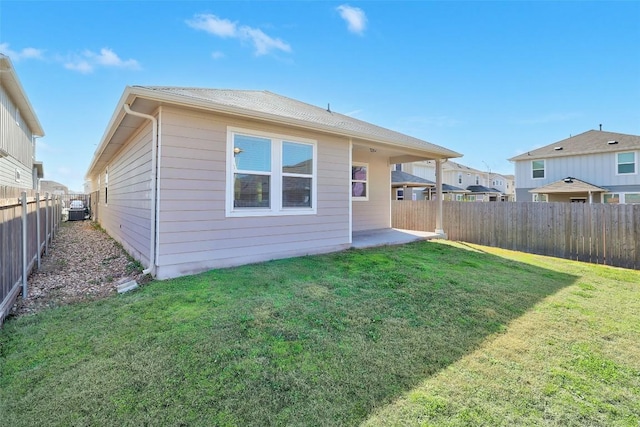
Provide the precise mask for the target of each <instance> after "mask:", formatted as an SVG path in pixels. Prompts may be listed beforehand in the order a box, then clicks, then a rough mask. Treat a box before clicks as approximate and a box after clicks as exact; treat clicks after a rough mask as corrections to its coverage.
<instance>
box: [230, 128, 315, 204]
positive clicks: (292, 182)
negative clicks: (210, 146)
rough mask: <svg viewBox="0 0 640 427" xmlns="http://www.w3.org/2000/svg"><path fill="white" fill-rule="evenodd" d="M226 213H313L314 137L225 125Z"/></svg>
mask: <svg viewBox="0 0 640 427" xmlns="http://www.w3.org/2000/svg"><path fill="white" fill-rule="evenodd" d="M227 134H228V135H227V164H228V167H227V170H228V173H227V182H228V184H227V204H226V205H227V206H226V213H227V216H271V215H301V214H313V213H316V204H317V202H316V201H317V197H316V194H317V191H316V185H317V179H316V157H317V155H316V142H315V141H312V140H308V139H304V138H298V137H288V136H284V135H276V134H270V133H265V132H259V131H253V130H246V129H239V128H228V132H227Z"/></svg>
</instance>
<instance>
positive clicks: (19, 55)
mask: <svg viewBox="0 0 640 427" xmlns="http://www.w3.org/2000/svg"><path fill="white" fill-rule="evenodd" d="M0 52H2V53H4V54H5V55H7V56H8V57H9V58H11V59H12V60H13V61H16V62H17V61H20V60H21V59H43V58H42V54H43V53H44V51H43V50H42V49H36V48H35V47H25V48H24V49H22V50H21V51H16V50H13V49H11V48H9V43H0Z"/></svg>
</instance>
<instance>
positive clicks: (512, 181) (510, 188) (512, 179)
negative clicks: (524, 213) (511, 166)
mask: <svg viewBox="0 0 640 427" xmlns="http://www.w3.org/2000/svg"><path fill="white" fill-rule="evenodd" d="M504 179H505V189H504V197H505V198H506V201H508V202H515V201H516V176H515V175H504Z"/></svg>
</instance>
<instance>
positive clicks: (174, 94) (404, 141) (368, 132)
mask: <svg viewBox="0 0 640 427" xmlns="http://www.w3.org/2000/svg"><path fill="white" fill-rule="evenodd" d="M136 88H140V89H143V90H144V91H147V92H153V93H156V94H157V95H158V97H160V98H163V97H166V96H169V97H171V98H172V99H174V100H175V99H177V98H183V99H184V100H185V102H186V103H188V102H189V101H192V102H197V103H198V104H200V105H202V104H204V105H209V106H211V107H217V108H220V107H222V108H224V107H226V108H228V109H230V110H231V111H242V112H244V113H245V114H247V115H251V114H252V113H253V114H256V113H258V114H259V115H260V116H261V117H270V118H273V119H284V120H286V121H295V122H299V123H304V124H306V125H307V126H309V127H314V128H316V129H322V130H327V131H334V132H338V133H342V134H346V135H350V136H353V137H354V138H363V139H370V140H372V141H375V142H381V143H385V144H392V145H398V146H403V147H407V148H413V149H418V150H421V151H429V152H431V153H433V154H436V155H438V156H440V157H441V158H451V157H461V154H460V153H457V152H455V151H452V150H449V149H447V148H444V147H441V146H439V145H435V144H432V143H430V142H427V141H423V140H421V139H418V138H414V137H411V136H409V135H405V134H402V133H400V132H396V131H392V130H390V129H386V128H383V127H380V126H376V125H373V124H371V123H367V122H364V121H362V120H358V119H355V118H353V117H349V116H345V115H344V114H340V113H336V112H333V111H328V110H327V109H325V108H321V107H316V106H314V105H310V104H306V103H304V102H301V101H297V100H295V99H291V98H287V97H285V96H282V95H277V94H275V93H272V92H268V91H258V90H230V89H206V88H186V87H166V86H134V87H133V90H134V91H135V90H136Z"/></svg>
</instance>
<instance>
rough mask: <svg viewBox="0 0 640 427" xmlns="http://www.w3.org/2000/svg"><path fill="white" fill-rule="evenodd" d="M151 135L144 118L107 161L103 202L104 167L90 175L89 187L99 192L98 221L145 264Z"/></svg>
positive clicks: (147, 248)
mask: <svg viewBox="0 0 640 427" xmlns="http://www.w3.org/2000/svg"><path fill="white" fill-rule="evenodd" d="M151 137H152V135H151V123H150V122H149V121H148V120H146V121H144V122H143V125H142V127H141V128H140V129H138V130H137V132H136V133H134V135H133V136H132V137H131V139H130V140H129V141H128V143H127V144H125V145H124V147H123V148H122V150H120V151H119V152H118V153H117V154H116V155H115V156H114V158H113V160H112V161H111V162H110V163H109V165H108V172H109V182H108V194H107V195H108V198H107V200H106V201H107V203H106V204H105V172H106V170H102V171H101V172H100V178H99V180H98V177H97V176H94V177H91V185H92V189H93V190H94V191H95V190H98V191H99V193H100V194H99V197H98V199H99V207H98V209H99V215H98V221H99V222H100V225H101V226H102V227H103V228H104V229H105V231H106V232H107V233H108V234H109V235H110V236H111V237H113V238H114V239H115V240H116V241H118V242H120V243H121V244H122V246H123V247H124V248H125V249H126V250H127V252H129V253H130V254H131V255H132V256H133V257H134V258H135V259H137V260H139V261H140V262H141V263H142V264H143V265H144V266H145V267H147V266H148V265H149V264H150V262H149V252H150V246H149V244H150V239H151V237H150V235H151V212H152V210H151ZM98 181H99V183H100V184H99V188H98Z"/></svg>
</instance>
